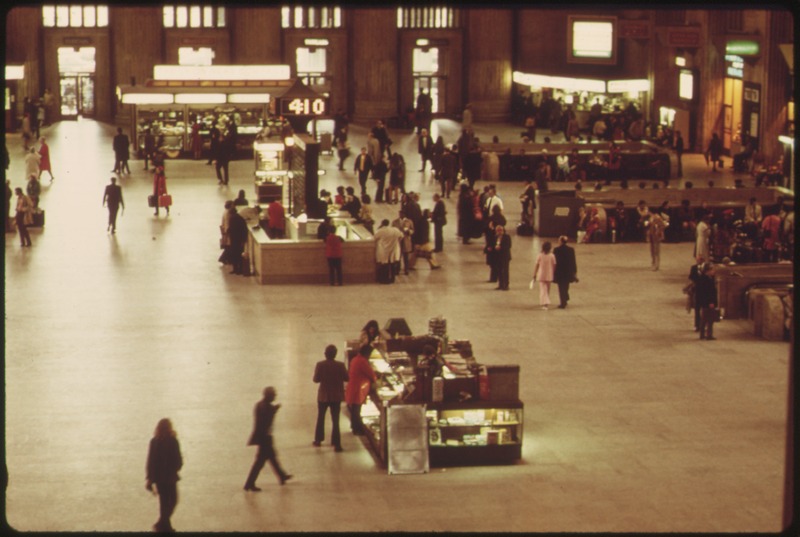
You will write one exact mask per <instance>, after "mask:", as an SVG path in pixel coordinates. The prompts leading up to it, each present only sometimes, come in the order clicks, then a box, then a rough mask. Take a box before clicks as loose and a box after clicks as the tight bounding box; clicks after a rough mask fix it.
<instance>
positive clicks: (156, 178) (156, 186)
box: [153, 166, 169, 216]
mask: <svg viewBox="0 0 800 537" xmlns="http://www.w3.org/2000/svg"><path fill="white" fill-rule="evenodd" d="M166 193H167V176H166V175H165V174H164V167H163V166H158V167H157V168H156V173H154V174H153V195H154V196H155V197H156V212H155V213H154V214H155V215H156V216H158V207H159V205H160V199H159V198H161V196H162V195H164V194H166ZM165 209H167V216H169V205H167V206H165Z"/></svg>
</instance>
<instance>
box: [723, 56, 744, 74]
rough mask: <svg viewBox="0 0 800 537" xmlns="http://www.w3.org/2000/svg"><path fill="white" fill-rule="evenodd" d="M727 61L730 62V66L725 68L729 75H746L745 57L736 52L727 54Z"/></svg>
mask: <svg viewBox="0 0 800 537" xmlns="http://www.w3.org/2000/svg"><path fill="white" fill-rule="evenodd" d="M725 61H727V62H728V67H727V69H726V70H725V72H726V73H727V74H728V76H732V77H735V78H742V77H743V76H744V58H742V57H741V56H737V55H735V54H726V55H725Z"/></svg>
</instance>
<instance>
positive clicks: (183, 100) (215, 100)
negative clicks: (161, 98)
mask: <svg viewBox="0 0 800 537" xmlns="http://www.w3.org/2000/svg"><path fill="white" fill-rule="evenodd" d="M225 97H226V96H225V94H224V93H176V94H175V102H176V103H177V104H224V103H225V102H226V101H227V99H226V98H225Z"/></svg>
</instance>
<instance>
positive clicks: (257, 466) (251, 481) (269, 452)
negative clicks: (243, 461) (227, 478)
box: [244, 436, 288, 487]
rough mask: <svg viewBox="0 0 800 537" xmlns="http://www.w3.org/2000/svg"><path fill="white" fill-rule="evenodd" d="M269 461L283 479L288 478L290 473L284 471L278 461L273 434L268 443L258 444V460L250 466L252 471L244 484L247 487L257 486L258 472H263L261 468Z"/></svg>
mask: <svg viewBox="0 0 800 537" xmlns="http://www.w3.org/2000/svg"><path fill="white" fill-rule="evenodd" d="M267 461H269V463H270V465H271V466H272V471H273V472H275V475H276V476H278V478H279V479H280V480H281V481H283V480H285V479H286V476H287V475H288V474H287V473H286V472H284V471H283V468H281V464H280V463H279V462H278V454H277V453H275V450H274V449H273V447H272V436H270V437H269V441H268V442H267V443H265V444H262V445H260V446H258V453H256V460H255V461H253V467H252V468H250V473H249V474H248V475H247V481H246V482H245V484H244V486H245V487H255V486H256V479H258V474H259V473H260V472H261V469H262V468H263V467H264V464H266V462H267Z"/></svg>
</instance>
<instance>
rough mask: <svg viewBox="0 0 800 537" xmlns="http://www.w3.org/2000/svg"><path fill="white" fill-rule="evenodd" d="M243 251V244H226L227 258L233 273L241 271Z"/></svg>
mask: <svg viewBox="0 0 800 537" xmlns="http://www.w3.org/2000/svg"><path fill="white" fill-rule="evenodd" d="M243 252H244V245H243V244H231V245H230V246H228V255H227V256H226V257H227V260H228V262H229V263H230V264H231V267H232V269H233V270H232V271H231V272H233V273H234V274H241V273H242V268H243V267H242V253H243Z"/></svg>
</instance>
